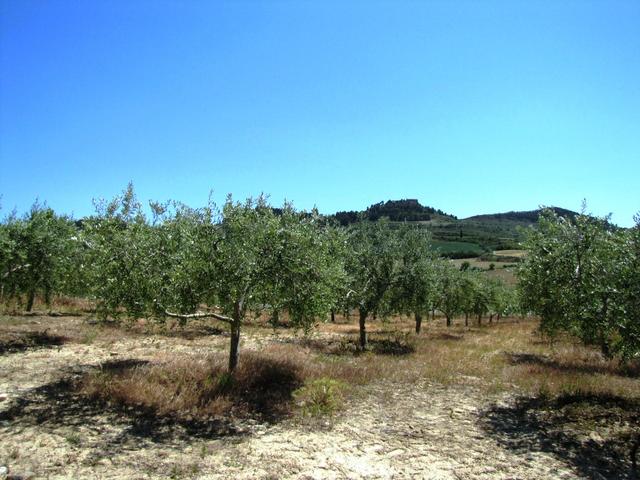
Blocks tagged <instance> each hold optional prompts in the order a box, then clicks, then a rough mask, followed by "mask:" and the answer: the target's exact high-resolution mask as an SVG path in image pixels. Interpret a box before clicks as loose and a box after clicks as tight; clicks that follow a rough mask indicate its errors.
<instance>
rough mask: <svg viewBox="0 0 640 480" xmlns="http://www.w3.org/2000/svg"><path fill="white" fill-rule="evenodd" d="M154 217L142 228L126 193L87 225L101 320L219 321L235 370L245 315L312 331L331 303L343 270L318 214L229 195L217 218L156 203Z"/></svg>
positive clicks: (213, 212)
mask: <svg viewBox="0 0 640 480" xmlns="http://www.w3.org/2000/svg"><path fill="white" fill-rule="evenodd" d="M152 211H153V214H154V215H153V221H152V222H149V221H148V220H147V218H146V216H145V215H144V213H143V212H142V209H141V206H140V204H139V203H138V202H137V200H136V199H135V195H134V193H133V189H132V187H131V186H129V188H128V189H127V190H126V191H125V192H124V194H123V195H122V196H121V197H119V198H117V199H116V200H114V201H113V202H111V203H109V204H104V205H103V206H101V207H100V208H99V215H97V216H96V217H95V218H93V219H92V221H91V228H90V235H89V238H90V240H91V249H92V252H93V256H94V262H93V264H94V265H95V266H96V268H95V271H96V278H95V279H94V285H95V294H96V297H97V298H98V299H99V300H100V305H101V308H102V311H103V312H104V313H105V314H107V313H108V314H110V315H113V316H117V315H118V314H121V313H124V314H125V315H127V316H129V317H138V316H154V317H157V318H165V317H175V318H178V319H179V320H180V321H182V322H186V321H187V320H189V319H194V318H207V317H209V318H215V319H218V320H220V321H222V322H225V323H226V324H227V325H228V327H229V332H230V349H229V370H230V371H233V370H234V369H235V368H236V366H237V364H238V357H239V355H238V349H239V343H240V331H241V326H242V324H243V323H244V322H245V320H246V319H247V318H248V317H249V316H250V315H259V314H260V313H261V312H264V311H274V310H278V311H279V310H285V311H287V313H288V314H289V318H290V321H291V323H292V324H293V325H295V326H299V327H302V328H309V327H310V326H311V325H312V324H313V323H314V322H315V320H316V319H317V318H319V317H322V316H324V315H326V314H327V313H328V312H329V310H330V308H331V306H332V305H334V304H335V295H336V293H335V292H336V291H337V289H338V286H339V285H340V284H342V283H344V280H343V277H344V269H343V268H342V265H341V263H340V261H339V259H336V258H335V257H334V256H332V255H331V253H332V248H333V246H334V242H335V240H334V238H333V237H332V236H331V235H329V234H328V233H327V230H326V229H325V228H324V227H323V224H322V221H321V219H320V217H319V215H318V214H317V212H312V213H310V214H307V213H300V212H297V211H295V210H294V208H293V207H292V206H291V205H285V206H284V207H283V208H281V209H277V210H276V209H273V208H271V207H270V206H269V205H268V203H267V202H266V199H265V198H264V197H259V198H257V199H255V200H254V199H248V200H246V201H245V202H236V201H233V199H232V198H231V197H228V198H227V201H226V202H225V204H224V206H223V207H222V209H221V210H220V211H218V210H217V209H216V208H215V206H213V205H209V206H207V207H206V208H203V209H200V210H193V209H189V208H188V207H185V206H182V205H178V204H159V203H153V204H152ZM201 307H202V308H201Z"/></svg>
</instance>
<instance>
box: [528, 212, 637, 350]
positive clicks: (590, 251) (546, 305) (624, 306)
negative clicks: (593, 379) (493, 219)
mask: <svg viewBox="0 0 640 480" xmlns="http://www.w3.org/2000/svg"><path fill="white" fill-rule="evenodd" d="M636 228H637V227H636ZM634 234H636V230H635V229H630V230H629V231H623V230H621V229H617V228H615V227H613V226H611V225H610V223H609V221H608V218H594V217H591V216H588V215H585V214H584V212H583V214H582V215H578V216H577V217H576V218H575V220H573V221H571V220H568V219H565V218H562V217H559V216H557V215H556V214H554V213H553V212H551V211H547V212H545V213H544V214H543V215H541V217H540V220H539V222H538V228H537V229H535V230H532V231H531V232H530V233H529V235H528V236H527V239H526V242H525V246H526V248H527V250H528V254H527V257H526V259H525V262H524V263H523V264H522V266H521V268H520V270H519V288H520V291H521V298H522V300H523V307H525V308H526V309H527V310H529V311H531V312H534V313H536V314H538V315H540V317H541V329H542V330H543V331H545V332H547V333H551V334H552V333H554V332H556V331H558V330H565V331H568V332H570V333H573V334H575V335H577V336H578V337H580V338H581V339H582V340H583V342H585V343H587V344H595V345H598V346H599V347H600V348H601V350H602V353H603V354H604V355H605V356H607V357H609V356H612V355H614V354H620V355H622V356H624V357H626V358H628V357H629V356H632V355H635V354H637V353H638V350H637V349H636V348H637V347H633V345H637V343H636V340H634V338H637V337H636V336H635V335H637V327H635V328H634V326H635V324H636V322H635V321H634V320H633V318H632V317H633V315H634V313H633V307H632V305H633V300H632V299H633V298H634V295H635V292H634V287H633V283H634V280H633V279H634V276H636V275H637V273H636V272H637V263H635V262H637V260H636V258H634V249H633V244H634V240H633V239H634ZM629 302H631V303H629ZM629 307H632V308H631V309H629ZM634 331H635V332H636V333H635V334H634V333H632V332H634Z"/></svg>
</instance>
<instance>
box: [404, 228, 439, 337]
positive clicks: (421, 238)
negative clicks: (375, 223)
mask: <svg viewBox="0 0 640 480" xmlns="http://www.w3.org/2000/svg"><path fill="white" fill-rule="evenodd" d="M398 235H399V238H398V246H399V248H400V252H399V254H400V263H399V266H398V272H397V276H396V281H395V284H394V286H393V305H394V310H395V311H398V312H401V313H403V314H406V315H413V316H414V318H415V322H416V325H415V329H416V333H417V334H419V333H420V330H421V328H422V318H423V316H425V315H427V316H428V314H429V311H430V310H431V308H432V306H433V304H434V302H435V296H436V273H437V269H436V266H435V262H436V254H435V252H434V250H433V248H432V247H431V235H430V234H429V232H428V231H427V230H425V229H423V228H415V227H410V226H407V225H404V226H403V227H402V228H400V230H399V232H398Z"/></svg>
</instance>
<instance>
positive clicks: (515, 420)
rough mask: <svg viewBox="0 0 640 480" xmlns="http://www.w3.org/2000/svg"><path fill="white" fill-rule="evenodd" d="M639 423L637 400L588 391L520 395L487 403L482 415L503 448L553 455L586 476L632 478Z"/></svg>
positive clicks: (638, 439) (639, 409) (639, 415)
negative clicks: (550, 395) (502, 402)
mask: <svg viewBox="0 0 640 480" xmlns="http://www.w3.org/2000/svg"><path fill="white" fill-rule="evenodd" d="M639 422H640V401H638V400H635V401H630V400H626V399H623V398H620V397H615V396H608V395H587V394H573V395H563V396H560V397H557V398H554V399H549V398H546V397H544V396H540V397H534V398H520V399H518V400H517V401H516V402H515V404H513V405H508V406H505V405H496V406H493V407H491V408H490V409H489V410H488V411H485V412H484V414H483V416H482V418H481V425H482V428H483V429H484V430H485V431H487V432H488V433H489V434H490V435H492V436H493V437H494V438H496V440H497V441H498V443H500V444H501V445H502V446H503V447H505V448H508V449H511V450H515V451H518V452H522V453H529V452H547V453H551V454H553V455H555V456H556V457H558V458H560V459H562V460H563V461H565V462H567V463H568V464H570V465H571V466H572V467H573V468H574V469H575V470H576V471H577V472H578V473H579V474H580V476H582V477H584V478H589V479H602V478H611V479H623V478H630V479H632V478H636V477H634V476H633V473H632V455H636V454H637V444H638V442H639V441H640V437H639V435H640V424H639ZM634 447H635V448H636V451H634Z"/></svg>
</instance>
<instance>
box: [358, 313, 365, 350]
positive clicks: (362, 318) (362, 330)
mask: <svg viewBox="0 0 640 480" xmlns="http://www.w3.org/2000/svg"><path fill="white" fill-rule="evenodd" d="M359 312H360V348H361V349H362V350H364V349H365V348H367V326H366V322H367V312H365V311H364V310H360V311H359Z"/></svg>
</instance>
